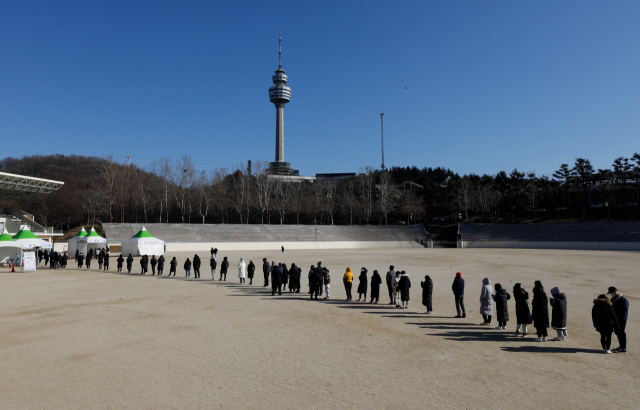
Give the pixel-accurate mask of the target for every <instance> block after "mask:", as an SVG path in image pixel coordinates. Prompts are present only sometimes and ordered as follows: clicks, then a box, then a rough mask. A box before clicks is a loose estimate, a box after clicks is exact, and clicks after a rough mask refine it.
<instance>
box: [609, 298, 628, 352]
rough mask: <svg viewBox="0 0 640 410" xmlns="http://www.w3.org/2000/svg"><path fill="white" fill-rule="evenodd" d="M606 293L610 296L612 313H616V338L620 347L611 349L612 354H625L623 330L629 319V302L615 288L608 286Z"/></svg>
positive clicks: (625, 337)
mask: <svg viewBox="0 0 640 410" xmlns="http://www.w3.org/2000/svg"><path fill="white" fill-rule="evenodd" d="M607 293H608V294H610V295H611V304H612V305H613V311H614V312H615V313H616V319H617V320H618V328H619V329H618V331H617V332H616V336H617V337H618V343H620V346H619V347H616V348H615V349H613V352H614V353H627V333H626V332H625V329H626V327H627V319H628V318H629V301H628V300H627V298H626V297H624V295H623V294H622V293H620V291H619V290H618V289H617V288H616V287H615V286H610V287H609V290H608V291H607Z"/></svg>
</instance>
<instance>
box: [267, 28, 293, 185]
mask: <svg viewBox="0 0 640 410" xmlns="http://www.w3.org/2000/svg"><path fill="white" fill-rule="evenodd" d="M278 42H279V47H278V69H277V70H276V72H275V74H274V75H273V76H272V77H271V80H272V81H273V85H272V86H271V87H269V101H271V102H272V103H273V105H275V106H276V160H275V162H272V163H270V164H269V168H270V170H271V173H272V174H275V175H298V171H296V170H293V169H291V164H290V163H288V162H284V106H285V105H286V104H287V103H288V102H289V101H290V100H291V88H289V87H287V76H286V74H285V71H284V70H283V69H282V37H280V38H279V39H278Z"/></svg>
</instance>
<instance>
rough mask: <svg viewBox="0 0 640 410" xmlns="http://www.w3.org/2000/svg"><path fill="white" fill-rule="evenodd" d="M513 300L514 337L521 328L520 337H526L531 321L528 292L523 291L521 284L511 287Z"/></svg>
mask: <svg viewBox="0 0 640 410" xmlns="http://www.w3.org/2000/svg"><path fill="white" fill-rule="evenodd" d="M513 299H515V301H516V323H517V324H516V336H517V335H519V334H520V326H522V336H523V337H527V326H528V325H530V324H531V323H533V321H532V320H531V312H530V311H529V292H527V291H525V290H524V288H523V287H522V284H520V283H516V284H515V285H513Z"/></svg>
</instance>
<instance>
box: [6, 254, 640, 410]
mask: <svg viewBox="0 0 640 410" xmlns="http://www.w3.org/2000/svg"><path fill="white" fill-rule="evenodd" d="M169 256H177V257H178V259H179V262H180V263H179V267H181V266H182V262H183V261H184V258H186V257H187V255H186V254H176V255H169ZM188 256H189V257H191V256H192V255H188ZM200 256H201V257H202V256H204V258H203V265H204V266H203V269H202V279H200V280H193V279H191V280H186V279H185V278H184V271H183V270H182V269H179V271H178V276H177V277H175V278H173V277H172V278H168V277H166V274H165V276H162V277H157V276H150V275H148V276H142V275H139V274H138V272H139V263H138V260H136V261H135V262H134V272H135V273H133V272H132V274H126V273H125V274H118V273H116V272H115V270H116V269H115V265H116V264H115V258H114V257H112V258H111V270H110V271H109V272H100V271H98V270H97V264H94V266H92V268H93V269H92V270H90V271H86V270H81V271H79V270H76V269H75V265H69V269H67V270H49V269H41V270H38V271H36V272H28V273H10V272H8V271H7V270H6V269H2V270H0V278H1V280H0V283H1V285H0V408H2V409H85V410H86V409H217V408H221V409H424V408H433V409H541V408H553V409H602V408H606V407H612V406H615V407H616V408H621V409H631V408H637V407H636V406H637V397H636V396H637V389H638V387H639V386H640V366H639V365H640V359H639V357H640V356H639V355H638V351H639V350H640V349H639V348H638V347H637V344H636V343H635V342H636V341H637V340H638V337H639V336H640V331H639V328H640V326H639V325H640V313H637V312H638V311H637V310H636V309H635V308H636V306H638V305H640V304H639V303H638V302H639V295H640V281H639V280H638V275H639V273H640V272H639V266H640V253H631V252H587V251H548V250H496V249H491V250H489V249H464V250H460V249H406V250H333V251H322V252H320V251H287V253H286V254H285V255H280V253H279V252H277V253H275V252H274V253H273V254H264V255H263V254H259V253H255V254H252V253H251V252H243V253H240V252H229V253H225V252H224V250H221V251H220V253H219V256H218V261H221V260H222V256H228V257H229V260H230V261H231V269H230V274H229V275H228V278H227V281H226V282H220V281H218V280H215V281H212V280H211V276H210V274H209V268H208V258H209V255H200ZM241 256H243V257H244V258H245V259H246V260H248V259H253V260H254V262H256V264H257V265H258V272H257V275H256V276H257V277H256V279H255V281H254V283H255V284H254V285H253V286H250V285H248V284H246V285H240V284H238V283H237V282H238V280H237V268H236V266H237V264H238V262H239V258H240V257H241ZM265 256H266V257H268V259H269V261H271V260H276V261H282V262H286V263H287V264H288V265H290V263H291V262H295V263H297V264H298V265H300V266H302V267H303V268H304V269H303V277H306V271H307V270H308V267H309V266H310V265H311V264H315V263H316V262H317V261H318V260H322V261H323V265H324V266H327V267H328V268H329V269H330V270H331V275H332V281H333V284H332V293H331V294H332V300H331V301H310V300H308V299H307V296H306V293H304V294H302V293H301V294H290V293H288V291H287V292H286V293H284V294H283V295H282V296H275V297H272V296H271V292H270V291H268V290H266V289H265V288H263V287H262V284H263V279H262V272H261V269H260V266H259V262H260V261H261V259H262V257H265ZM167 259H168V260H169V259H170V257H169V258H167ZM389 264H394V265H395V266H396V268H399V269H403V270H406V271H407V272H408V273H409V275H410V277H411V280H412V288H411V298H412V300H411V304H410V309H408V310H399V309H395V308H394V307H393V306H388V305H387V304H386V303H388V302H389V300H388V297H387V292H386V288H385V287H384V285H383V288H382V291H381V296H382V299H381V301H380V303H379V304H377V305H375V304H374V305H371V304H369V303H366V304H365V303H361V302H360V303H358V302H356V301H353V302H347V301H345V300H344V299H345V292H344V288H343V287H342V280H341V278H342V274H343V273H344V270H345V268H346V267H347V266H351V267H352V268H353V270H354V271H355V276H357V274H358V272H359V270H360V268H361V267H362V266H366V267H367V268H368V269H369V272H370V273H369V277H370V276H371V273H372V271H373V270H374V269H377V270H378V271H380V272H381V274H382V275H384V273H385V272H386V271H387V268H388V266H389ZM167 270H168V269H167ZM457 271H461V272H462V273H463V278H464V279H465V280H466V306H467V312H468V316H467V318H466V319H454V318H453V316H455V307H454V301H453V295H452V293H451V283H452V281H453V278H454V275H455V272H457ZM425 274H429V275H431V277H432V279H433V281H434V313H435V314H434V315H433V316H427V315H425V314H424V311H425V308H424V307H423V306H421V305H420V302H421V296H420V295H421V289H420V281H421V280H422V279H423V278H424V275H425ZM484 277H489V278H491V280H492V283H493V284H495V283H496V282H499V283H501V284H503V286H505V287H507V289H508V290H509V292H511V289H512V287H513V284H514V283H515V282H522V283H523V284H524V285H525V287H526V289H527V290H531V287H532V286H533V282H534V280H541V281H542V282H543V284H544V285H545V288H546V289H547V292H548V290H549V289H551V287H553V286H559V287H560V288H561V290H562V291H563V292H565V293H566V295H567V299H568V333H569V336H568V340H567V341H566V342H547V343H534V342H533V341H532V339H533V337H529V338H522V337H515V336H514V335H513V331H514V327H515V322H514V321H513V320H512V321H511V322H509V326H508V329H507V330H506V331H499V330H494V329H492V328H491V329H488V328H486V327H482V326H479V325H478V324H479V323H480V322H481V321H482V320H481V316H480V315H479V302H478V298H479V295H480V288H481V280H482V278H484ZM356 285H357V284H356ZM610 285H615V286H617V287H618V289H620V290H621V291H622V293H623V294H625V296H626V297H627V298H628V299H629V301H630V304H631V309H630V312H631V313H630V318H629V323H628V325H627V334H628V339H629V353H627V354H611V355H604V354H601V353H600V344H599V334H598V333H597V332H596V331H595V330H594V329H593V326H592V324H591V306H592V303H593V302H592V300H593V299H594V298H595V297H596V296H597V295H598V294H600V293H606V289H607V287H608V286H610ZM355 288H356V286H354V293H355ZM306 291H307V286H306V280H304V279H303V292H306ZM509 304H510V305H509V309H510V313H511V317H512V319H515V306H514V304H513V300H511V301H510V302H509ZM532 330H533V329H532ZM550 330H551V329H550ZM616 346H618V344H617V339H616V338H615V336H614V343H613V347H616Z"/></svg>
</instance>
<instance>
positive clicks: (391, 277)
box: [386, 265, 398, 307]
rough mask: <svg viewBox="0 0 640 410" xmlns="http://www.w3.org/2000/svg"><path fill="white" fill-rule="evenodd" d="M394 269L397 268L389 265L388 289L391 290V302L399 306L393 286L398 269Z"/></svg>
mask: <svg viewBox="0 0 640 410" xmlns="http://www.w3.org/2000/svg"><path fill="white" fill-rule="evenodd" d="M394 269H395V268H394V267H393V265H391V266H389V272H387V277H386V280H387V289H388V290H389V299H391V301H390V302H389V304H390V305H393V304H394V303H395V304H396V307H398V303H396V300H395V294H396V291H395V289H394V287H393V280H394V279H395V278H396V276H397V275H396V271H395V270H394Z"/></svg>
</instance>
